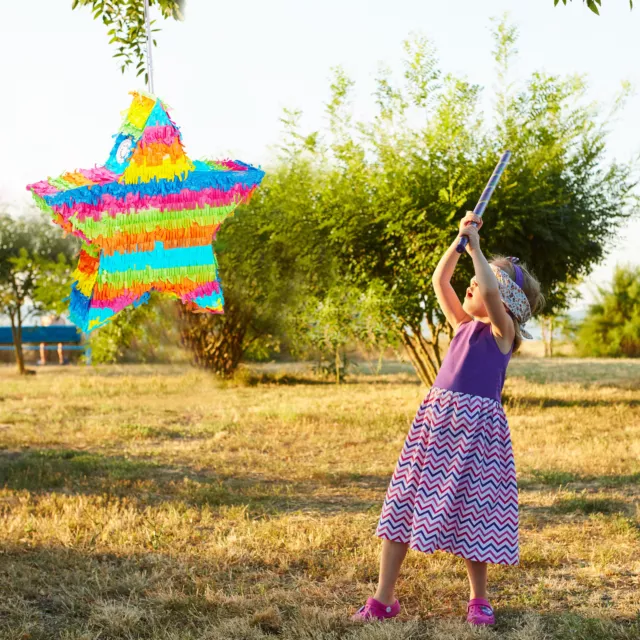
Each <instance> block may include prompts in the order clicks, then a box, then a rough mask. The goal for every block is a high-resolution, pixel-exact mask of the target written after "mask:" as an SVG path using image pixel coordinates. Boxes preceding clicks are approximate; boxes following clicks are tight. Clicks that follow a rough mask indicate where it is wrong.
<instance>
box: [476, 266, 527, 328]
mask: <svg viewBox="0 0 640 640" xmlns="http://www.w3.org/2000/svg"><path fill="white" fill-rule="evenodd" d="M509 261H510V262H511V264H512V265H513V270H514V271H515V276H516V279H515V282H514V281H513V280H512V279H511V276H510V275H509V274H508V273H507V272H506V271H503V270H502V269H500V267H497V266H496V265H495V264H492V265H491V270H492V271H493V273H494V274H495V276H496V280H497V281H498V290H499V291H500V299H501V300H502V302H503V304H504V306H505V307H507V309H508V310H509V312H510V313H511V315H512V316H513V317H514V318H515V319H516V320H517V321H518V324H519V325H520V335H522V337H523V338H526V339H527V340H533V336H532V335H531V334H530V333H529V332H528V331H526V330H525V328H524V325H525V323H526V322H527V321H528V320H529V319H530V318H531V305H530V304H529V300H528V298H527V296H526V295H525V293H524V291H523V290H522V285H523V284H524V274H523V273H522V269H521V268H520V267H519V266H518V264H517V262H518V258H509ZM475 279H476V277H475V276H474V277H473V280H475Z"/></svg>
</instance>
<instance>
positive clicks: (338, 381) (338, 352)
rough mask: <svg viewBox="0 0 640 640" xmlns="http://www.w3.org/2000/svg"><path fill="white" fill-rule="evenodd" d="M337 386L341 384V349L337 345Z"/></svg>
mask: <svg viewBox="0 0 640 640" xmlns="http://www.w3.org/2000/svg"><path fill="white" fill-rule="evenodd" d="M336 384H337V385H339V384H340V347H339V346H338V345H336Z"/></svg>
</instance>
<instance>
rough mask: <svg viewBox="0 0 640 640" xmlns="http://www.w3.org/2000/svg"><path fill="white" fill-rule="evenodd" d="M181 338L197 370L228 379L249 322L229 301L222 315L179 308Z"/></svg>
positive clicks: (242, 351)
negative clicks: (201, 369)
mask: <svg viewBox="0 0 640 640" xmlns="http://www.w3.org/2000/svg"><path fill="white" fill-rule="evenodd" d="M179 310H180V311H179V314H180V316H179V317H180V337H181V340H182V344H183V345H184V346H185V347H186V348H188V349H189V350H190V351H191V354H192V356H193V360H194V363H195V364H196V366H198V367H202V368H203V369H207V370H209V371H213V372H214V373H215V374H216V375H219V376H221V377H223V378H230V377H231V376H232V375H233V374H234V373H235V371H236V369H237V368H238V365H239V364H240V361H241V360H242V355H243V353H244V344H243V343H244V338H245V335H246V333H247V329H248V326H249V325H248V321H247V319H246V318H245V317H244V315H243V314H242V313H241V312H240V310H239V309H238V308H237V307H235V306H234V305H233V304H231V303H230V302H229V301H227V302H226V303H225V313H224V315H216V314H209V313H193V312H191V311H189V310H188V309H186V308H185V307H184V306H183V305H179Z"/></svg>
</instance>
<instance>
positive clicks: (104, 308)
mask: <svg viewBox="0 0 640 640" xmlns="http://www.w3.org/2000/svg"><path fill="white" fill-rule="evenodd" d="M115 138H116V141H115V144H114V145H113V150H112V151H111V155H110V156H109V159H108V160H107V162H106V164H105V165H104V166H103V167H96V168H94V169H88V170H79V171H75V172H71V173H65V174H63V175H62V176H60V177H59V178H56V179H51V178H50V179H48V180H44V181H42V182H37V183H35V184H32V185H29V186H28V187H27V189H29V190H30V191H31V192H32V193H33V197H34V198H35V200H36V202H37V203H38V205H39V206H40V207H41V208H42V209H44V210H45V211H47V212H49V213H50V214H51V216H52V217H53V220H54V222H56V223H57V224H59V225H60V226H61V227H62V228H63V229H65V230H66V231H69V232H70V233H72V234H74V235H76V236H78V237H80V238H82V240H83V241H84V245H83V248H82V251H81V253H80V261H79V264H78V268H77V270H76V271H75V273H74V277H75V279H76V281H75V282H74V284H73V287H72V291H71V298H70V317H71V320H72V321H73V322H74V323H75V324H76V325H77V326H78V327H80V328H81V329H82V330H83V331H87V332H88V331H91V330H92V329H95V328H96V327H99V326H100V325H102V324H104V323H105V322H107V321H108V320H109V319H110V318H111V317H113V315H114V314H116V313H118V311H120V310H122V309H124V308H125V307H127V306H128V305H130V304H133V305H135V306H137V305H138V304H141V303H143V302H146V301H147V300H148V299H149V295H150V293H151V292H152V291H161V292H165V293H167V294H170V295H172V296H174V297H177V298H179V299H180V300H182V302H183V303H184V304H186V305H187V306H188V307H189V308H191V309H192V310H193V311H200V312H210V313H222V312H223V303H224V300H223V296H222V289H221V286H220V278H219V276H218V268H217V263H216V258H215V256H214V253H213V247H212V241H213V239H214V238H215V235H216V233H217V231H218V229H219V228H220V225H221V224H222V221H223V220H224V219H225V218H226V217H227V216H229V215H231V214H232V213H233V211H234V209H235V208H236V207H237V206H238V205H239V204H240V203H243V202H246V201H247V200H248V199H249V197H250V196H251V194H252V193H253V191H254V190H255V189H256V188H257V186H258V185H259V184H260V181H261V180H262V177H263V176H264V172H263V171H261V170H259V169H256V168H254V167H252V166H250V165H246V164H243V163H241V162H238V161H230V160H224V161H220V162H212V161H208V160H207V161H197V160H196V161H191V160H190V159H189V158H188V157H187V155H186V154H185V152H184V149H183V147H182V139H181V136H180V131H179V129H178V127H177V126H176V125H175V124H174V123H173V121H172V120H171V118H170V117H169V114H168V113H167V109H166V106H165V105H164V104H163V103H162V102H161V101H160V100H159V99H157V98H155V97H154V96H152V95H150V94H143V93H134V94H133V102H132V103H131V107H130V108H129V111H128V112H127V115H126V117H125V120H124V122H123V124H122V127H121V128H120V131H119V133H118V134H117V135H116V136H115Z"/></svg>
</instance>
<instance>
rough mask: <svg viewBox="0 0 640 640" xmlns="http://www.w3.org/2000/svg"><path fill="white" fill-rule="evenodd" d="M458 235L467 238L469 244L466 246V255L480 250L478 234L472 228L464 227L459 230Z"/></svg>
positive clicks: (470, 226)
mask: <svg viewBox="0 0 640 640" xmlns="http://www.w3.org/2000/svg"><path fill="white" fill-rule="evenodd" d="M460 235H461V236H467V238H469V244H468V245H467V252H468V253H471V252H472V251H477V250H478V249H480V234H479V233H478V230H477V229H476V228H475V227H474V226H472V225H469V226H468V227H464V228H463V229H461V230H460Z"/></svg>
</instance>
